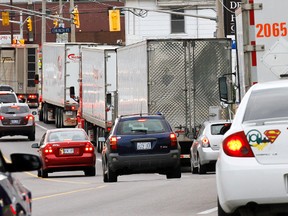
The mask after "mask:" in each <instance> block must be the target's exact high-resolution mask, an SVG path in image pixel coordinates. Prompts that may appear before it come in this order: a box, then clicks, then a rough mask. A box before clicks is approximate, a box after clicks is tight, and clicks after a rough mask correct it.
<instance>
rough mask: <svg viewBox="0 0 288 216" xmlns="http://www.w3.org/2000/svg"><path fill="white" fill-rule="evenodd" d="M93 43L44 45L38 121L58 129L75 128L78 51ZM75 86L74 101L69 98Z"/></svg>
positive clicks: (77, 94) (78, 69)
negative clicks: (53, 123) (52, 124)
mask: <svg viewBox="0 0 288 216" xmlns="http://www.w3.org/2000/svg"><path fill="white" fill-rule="evenodd" d="M96 45H97V44H94V43H91V44H89V43H44V44H43V47H42V55H43V62H42V77H41V81H42V86H41V104H40V106H39V120H40V121H41V120H43V122H44V123H50V122H55V125H56V127H57V128H61V127H70V126H76V125H77V111H78V107H79V104H78V98H79V76H80V66H81V48H82V47H89V46H96ZM72 86H74V95H75V98H74V99H73V98H71V97H70V87H72Z"/></svg>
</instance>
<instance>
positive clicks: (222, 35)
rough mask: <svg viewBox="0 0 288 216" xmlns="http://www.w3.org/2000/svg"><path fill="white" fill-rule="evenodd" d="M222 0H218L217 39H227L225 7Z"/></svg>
mask: <svg viewBox="0 0 288 216" xmlns="http://www.w3.org/2000/svg"><path fill="white" fill-rule="evenodd" d="M220 1H222V0H216V11H217V29H216V37H217V38H225V33H224V18H223V5H222V4H221V3H220Z"/></svg>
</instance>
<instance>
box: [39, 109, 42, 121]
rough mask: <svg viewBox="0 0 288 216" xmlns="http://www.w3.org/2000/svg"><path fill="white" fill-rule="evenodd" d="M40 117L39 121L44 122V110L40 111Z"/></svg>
mask: <svg viewBox="0 0 288 216" xmlns="http://www.w3.org/2000/svg"><path fill="white" fill-rule="evenodd" d="M38 116H39V121H43V110H42V108H41V109H40V110H39V114H38Z"/></svg>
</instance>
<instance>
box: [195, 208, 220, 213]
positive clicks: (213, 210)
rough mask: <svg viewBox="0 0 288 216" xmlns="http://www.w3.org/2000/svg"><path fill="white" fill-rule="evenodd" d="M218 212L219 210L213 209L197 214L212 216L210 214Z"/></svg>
mask: <svg viewBox="0 0 288 216" xmlns="http://www.w3.org/2000/svg"><path fill="white" fill-rule="evenodd" d="M217 210H218V208H217V207H215V208H212V209H208V210H206V211H203V212H199V213H197V214H199V215H204V214H210V213H212V212H216V211H217Z"/></svg>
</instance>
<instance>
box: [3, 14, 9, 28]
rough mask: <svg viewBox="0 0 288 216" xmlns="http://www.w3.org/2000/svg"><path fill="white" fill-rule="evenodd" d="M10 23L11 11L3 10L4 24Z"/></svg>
mask: <svg viewBox="0 0 288 216" xmlns="http://www.w3.org/2000/svg"><path fill="white" fill-rule="evenodd" d="M9 23H10V18H9V12H8V11H3V12H2V25H3V26H8V25H9Z"/></svg>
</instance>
